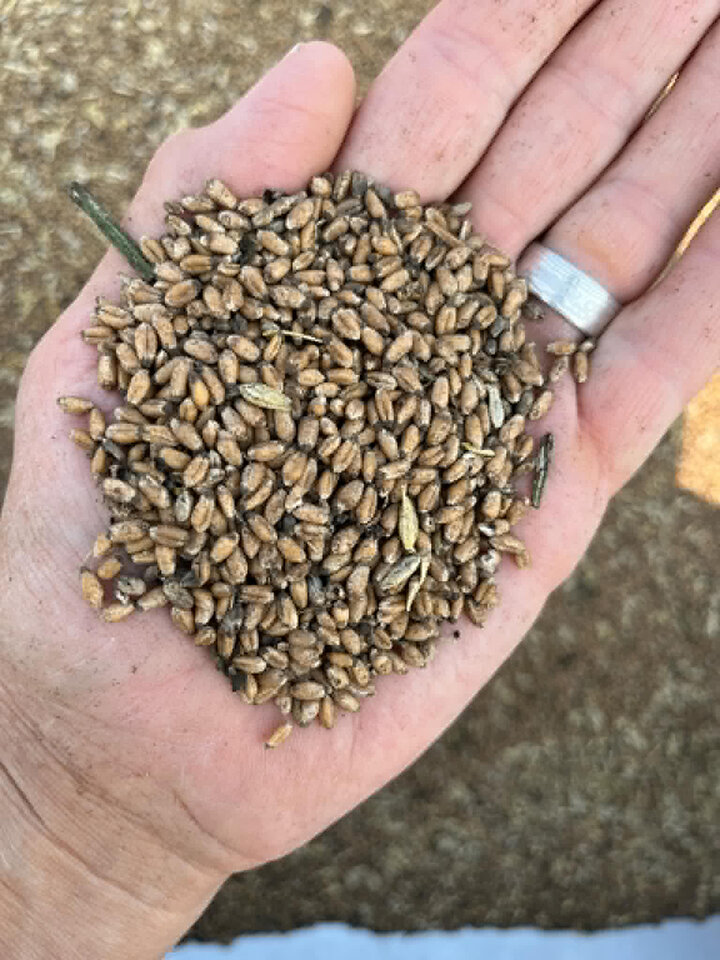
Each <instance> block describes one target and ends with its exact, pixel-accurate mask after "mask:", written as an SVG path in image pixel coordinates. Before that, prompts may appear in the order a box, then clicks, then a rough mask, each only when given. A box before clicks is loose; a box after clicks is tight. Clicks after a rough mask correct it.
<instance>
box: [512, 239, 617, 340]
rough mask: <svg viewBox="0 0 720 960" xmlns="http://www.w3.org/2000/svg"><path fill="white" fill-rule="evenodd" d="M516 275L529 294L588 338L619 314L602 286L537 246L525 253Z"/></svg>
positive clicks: (610, 296) (568, 263) (547, 250)
mask: <svg viewBox="0 0 720 960" xmlns="http://www.w3.org/2000/svg"><path fill="white" fill-rule="evenodd" d="M518 273H519V274H520V275H522V276H524V277H525V279H526V280H527V283H528V288H529V290H530V292H531V293H533V294H534V295H535V296H536V297H538V299H540V300H542V301H543V303H546V304H547V305H548V306H549V307H552V309H553V310H556V311H557V312H558V313H559V314H561V315H562V316H563V317H565V319H566V320H568V321H569V322H570V323H571V324H572V325H573V326H574V327H577V328H578V330H581V331H582V332H583V333H584V334H586V335H587V336H588V337H597V336H598V335H599V334H601V333H602V331H603V330H604V329H605V327H606V326H607V325H608V324H609V323H610V321H611V320H612V319H613V317H615V316H616V315H617V314H618V313H619V312H620V308H621V304H620V303H619V302H618V301H617V300H616V299H615V297H613V295H612V294H611V293H609V292H608V291H607V290H606V289H605V287H603V286H602V284H600V283H598V282H597V280H593V278H592V277H590V276H588V274H587V273H583V271H582V270H580V269H579V267H576V266H575V264H574V263H570V261H569V260H566V259H565V257H561V256H560V254H559V253H555V252H554V250H549V249H548V248H547V247H544V246H543V245H542V244H541V243H537V242H535V243H531V244H530V246H529V247H528V248H527V249H526V250H525V252H524V253H523V255H522V256H521V258H520V261H519V263H518Z"/></svg>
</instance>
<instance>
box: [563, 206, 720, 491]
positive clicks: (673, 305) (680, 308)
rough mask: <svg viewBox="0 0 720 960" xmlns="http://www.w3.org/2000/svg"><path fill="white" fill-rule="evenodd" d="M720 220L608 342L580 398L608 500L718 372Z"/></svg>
mask: <svg viewBox="0 0 720 960" xmlns="http://www.w3.org/2000/svg"><path fill="white" fill-rule="evenodd" d="M718 264H720V214H719V213H717V212H716V213H715V214H714V215H713V216H711V218H710V220H709V221H708V222H707V223H706V224H705V226H704V227H703V228H702V229H701V230H700V232H699V233H698V235H697V236H696V237H695V239H694V240H693V242H692V243H691V244H690V247H689V249H688V251H687V252H686V253H685V255H684V257H683V258H682V259H681V260H680V261H679V262H678V263H677V264H676V265H675V267H674V268H673V270H672V271H671V272H670V273H669V274H668V275H667V276H666V277H665V278H664V279H663V280H662V281H661V282H660V283H659V284H658V285H657V286H655V287H654V288H653V289H652V290H651V291H650V292H649V293H646V294H645V296H644V297H641V298H640V299H639V300H638V301H636V302H635V303H633V304H631V305H630V306H628V307H626V309H625V310H624V311H623V312H622V314H620V316H619V317H617V318H616V320H615V321H614V322H613V323H612V324H611V326H610V327H609V328H608V330H607V331H606V332H605V334H604V335H603V336H602V338H601V340H600V343H599V346H598V349H597V350H596V351H595V353H594V354H593V372H592V376H591V378H590V380H589V381H588V382H587V383H586V384H585V385H584V387H583V390H582V392H581V394H580V402H581V410H580V414H581V418H583V419H584V420H585V422H586V423H588V422H589V423H590V431H589V432H590V433H591V435H592V437H593V440H594V442H595V444H596V446H597V447H598V449H599V451H600V457H599V459H600V461H601V462H603V463H604V464H605V471H606V475H607V483H608V488H609V491H608V492H609V493H613V492H614V491H615V490H616V489H617V488H618V487H620V486H621V485H622V484H623V483H625V481H626V480H627V479H628V478H629V476H630V475H631V474H632V472H633V471H634V470H636V469H637V468H638V467H639V466H640V464H641V463H642V462H643V460H644V459H645V458H646V457H647V456H648V455H649V454H650V452H651V451H652V449H653V447H654V446H655V445H656V444H657V443H658V442H659V440H660V438H661V437H662V435H663V433H664V432H665V431H666V430H667V428H668V427H669V426H670V424H671V423H672V422H673V420H674V419H675V418H676V417H677V416H678V415H679V414H680V411H681V410H682V408H683V407H684V405H685V404H686V403H687V401H688V400H689V399H690V398H691V397H692V396H693V395H694V394H695V393H696V392H697V391H698V390H699V389H700V388H701V387H702V385H703V384H704V383H705V381H706V380H707V379H708V378H709V377H710V376H711V375H712V373H713V372H714V371H715V370H716V369H718V367H720V273H719V272H718Z"/></svg>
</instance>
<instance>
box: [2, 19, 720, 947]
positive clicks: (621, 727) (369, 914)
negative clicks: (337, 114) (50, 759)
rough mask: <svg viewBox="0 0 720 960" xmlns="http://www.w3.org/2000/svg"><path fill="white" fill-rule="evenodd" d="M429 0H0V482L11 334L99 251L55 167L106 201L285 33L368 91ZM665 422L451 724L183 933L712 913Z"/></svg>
mask: <svg viewBox="0 0 720 960" xmlns="http://www.w3.org/2000/svg"><path fill="white" fill-rule="evenodd" d="M429 6H430V3H429V2H428V0H404V2H400V0H372V2H364V3H359V2H346V3H342V4H338V3H334V2H328V3H326V4H319V3H308V2H307V0H301V2H300V3H293V4H289V3H286V2H285V0H261V2H253V0H239V2H231V0H204V2H203V3H202V4H197V3H194V2H192V3H191V2H188V0H176V2H166V3H161V2H152V0H150V2H142V3H141V2H140V0H130V2H127V3H102V4H100V3H98V4H89V3H85V2H72V0H59V2H58V0H2V3H0V57H1V59H2V62H3V67H4V70H3V72H2V74H1V75H0V296H1V299H0V302H1V303H2V310H1V311H0V469H1V470H2V476H1V477H0V480H1V482H2V483H3V484H4V479H5V476H6V474H7V468H8V464H9V458H10V450H11V428H12V418H13V402H12V401H13V396H14V392H15V389H16V387H17V382H18V379H19V375H20V372H21V370H22V367H23V364H24V361H25V358H26V356H27V353H28V351H29V350H30V348H31V347H32V345H33V343H34V342H35V341H36V340H37V339H38V337H39V336H40V335H41V334H42V332H43V331H44V330H45V329H46V328H47V326H48V325H49V324H50V323H51V322H52V320H53V318H54V317H55V316H56V315H57V314H58V313H59V312H60V310H61V309H62V308H63V307H64V306H65V305H66V304H67V303H69V302H70V300H71V299H72V298H73V297H74V296H75V294H76V293H77V291H78V289H79V288H80V286H81V285H82V283H83V281H84V280H85V278H86V277H87V276H88V274H89V272H90V270H91V268H92V266H93V264H94V263H95V262H96V260H97V259H98V257H99V255H100V252H101V250H102V244H101V241H100V240H99V239H98V237H97V236H96V234H95V232H94V230H93V228H92V227H91V226H87V225H86V224H85V223H83V222H82V221H81V220H80V218H79V217H78V216H76V214H75V212H74V210H73V209H71V207H70V204H69V202H68V201H67V200H66V199H65V196H64V192H63V185H64V184H65V183H66V182H67V181H68V180H70V179H73V178H76V179H81V180H87V181H90V182H91V183H92V184H93V186H94V187H95V189H96V190H97V191H98V192H99V193H100V194H101V196H103V198H104V199H105V200H106V201H107V202H108V203H109V204H110V205H111V206H113V207H114V209H117V210H121V209H122V208H123V206H124V204H125V203H126V202H127V200H128V199H129V197H130V196H131V194H132V192H133V191H134V189H135V188H136V186H137V184H138V182H139V178H140V175H141V171H142V169H143V167H144V165H145V163H146V161H147V159H148V157H149V156H150V154H151V153H152V151H153V149H154V148H155V146H156V145H157V144H158V143H159V142H160V141H161V140H162V139H163V138H164V137H165V136H167V135H168V134H169V133H171V132H173V131H175V130H177V129H179V128H180V127H182V126H185V125H187V124H197V123H202V122H206V121H208V120H210V119H212V118H214V117H215V116H217V115H218V114H219V113H220V112H221V111H222V110H224V109H225V108H226V107H228V106H229V105H230V104H231V103H232V102H233V101H234V100H235V98H236V97H238V96H239V95H241V94H242V92H243V91H244V90H245V89H246V88H247V86H248V85H249V84H250V83H251V82H252V81H253V79H254V78H255V77H257V76H258V75H260V74H261V73H262V72H263V71H264V70H265V69H266V68H267V67H268V66H270V64H272V63H273V62H274V61H275V60H276V59H278V58H279V57H280V56H281V55H282V53H283V52H284V51H285V50H286V49H287V48H288V47H289V46H291V45H292V44H293V43H295V42H296V41H298V40H301V39H307V38H310V37H328V38H330V39H332V40H334V41H336V42H338V43H339V44H340V45H341V46H343V47H344V49H345V50H346V51H347V52H348V54H349V55H350V57H351V59H352V60H353V62H354V64H355V67H356V70H357V71H358V74H359V76H360V79H361V85H362V86H363V87H364V86H366V84H367V82H368V81H369V79H370V77H371V76H372V75H373V74H374V73H376V72H377V70H378V69H379V68H380V67H381V65H382V63H383V62H384V61H385V60H386V59H387V57H388V56H390V54H391V53H392V51H393V50H394V49H395V47H396V46H397V44H398V43H400V42H401V41H402V39H403V38H404V36H405V35H406V33H407V31H408V30H409V29H411V28H412V26H413V25H414V24H415V23H416V22H417V21H418V20H419V19H420V17H421V16H422V14H423V13H424V11H425V10H426V9H427V8H428V7H429ZM190 68H191V69H190ZM677 440H678V437H677V434H676V433H675V434H673V435H671V436H670V437H668V438H667V439H666V441H665V442H664V443H663V445H662V446H661V448H660V449H659V450H658V451H657V453H656V454H655V456H654V457H653V458H652V460H651V461H650V462H649V463H648V464H647V465H646V467H645V468H644V469H643V471H642V472H641V473H640V475H639V476H638V477H636V479H635V480H634V481H633V482H632V484H631V485H630V486H629V487H628V488H627V489H626V490H625V491H624V492H623V494H622V495H621V496H620V497H618V499H617V500H616V501H615V503H614V504H613V505H612V507H611V509H610V511H609V514H608V516H607V518H606V520H605V523H604V525H603V527H602V529H601V531H600V533H599V534H598V536H597V538H596V540H595V543H594V544H593V547H592V549H591V550H590V552H589V554H588V556H587V557H586V559H585V560H584V561H583V563H582V565H581V566H580V568H579V569H578V571H577V572H576V574H575V575H574V577H573V578H572V579H571V580H570V581H569V582H568V583H567V584H566V585H565V587H564V588H563V589H562V590H561V591H559V592H558V594H557V595H556V596H554V597H553V598H552V599H551V601H550V603H549V604H548V607H547V609H546V611H545V613H544V615H543V617H542V618H541V620H540V622H539V623H538V624H537V626H536V627H535V629H534V630H533V631H532V633H531V635H530V636H529V637H528V639H527V640H526V642H525V644H524V645H523V647H522V648H521V649H520V650H519V651H518V653H517V654H516V655H515V656H514V657H513V658H512V660H511V661H510V662H509V663H508V664H506V666H505V668H504V669H503V670H502V671H501V673H500V674H499V676H498V677H497V678H496V679H495V680H494V681H493V683H491V684H490V686H489V687H488V688H487V689H486V690H484V691H483V692H482V693H481V694H480V695H479V696H478V698H477V700H476V702H475V704H474V705H473V706H472V707H471V708H470V709H469V710H468V711H467V713H466V714H465V716H464V717H463V718H462V719H461V720H460V721H459V722H458V723H457V724H456V725H455V727H454V728H453V729H452V730H451V731H450V732H449V733H448V734H447V735H446V736H445V737H444V738H443V739H442V740H441V741H440V742H439V743H438V744H436V745H435V746H434V747H433V748H432V750H431V751H430V752H429V753H428V754H427V755H426V756H425V757H424V758H423V759H422V760H421V761H420V762H419V763H418V764H416V765H415V766H414V767H413V768H412V769H411V770H410V771H408V772H407V773H406V774H405V775H404V776H403V777H401V778H400V779H399V780H398V781H397V782H396V783H394V784H392V785H391V786H390V787H388V788H387V789H386V790H384V791H383V792H382V793H381V794H380V795H378V796H377V797H375V798H374V799H372V800H371V801H369V802H368V803H367V804H365V805H364V806H363V807H362V808H361V809H360V810H358V811H356V812H355V813H353V814H352V815H350V816H349V817H347V818H346V819H345V820H344V821H343V822H342V823H340V824H338V825H337V826H335V827H334V828H333V829H332V830H330V831H328V833H327V834H325V835H324V836H323V837H321V838H319V839H318V840H316V841H315V842H314V843H312V844H310V845H309V846H308V847H307V848H305V849H304V850H301V851H299V852H298V853H296V854H294V855H293V856H292V857H290V858H288V859H286V860H284V861H283V862H281V863H277V864H274V865H271V866H269V867H266V868H264V869H263V870H260V871H258V872H256V873H254V874H252V875H249V876H241V877H237V878H236V879H234V880H232V881H231V882H230V883H228V884H227V885H226V887H225V888H224V889H223V891H222V892H221V893H220V894H219V896H218V897H217V898H216V900H215V902H214V903H213V904H212V905H211V907H210V908H209V909H208V911H207V913H206V914H205V916H204V917H203V918H202V919H201V920H200V921H199V922H198V924H197V926H196V927H195V929H194V933H195V934H196V935H197V936H198V937H200V938H203V939H230V938H232V936H233V935H235V934H237V933H239V932H241V931H248V930H277V929H288V928H292V927H295V926H297V925H299V924H306V923H312V922H314V921H319V920H342V921H347V922H349V923H353V924H362V925H366V926H369V927H373V928H376V929H379V930H392V929H426V928H433V927H450V928H452V927H456V926H460V925H464V924H473V925H484V924H497V925H520V924H539V925H541V926H548V927H599V926H606V925H617V924H626V923H631V922H639V921H645V920H655V919H659V918H662V917H667V916H672V915H693V916H698V917H701V916H705V915H707V914H709V913H713V912H716V911H718V910H719V909H720V836H719V835H718V832H717V824H718V822H720V723H719V722H718V721H720V706H719V704H720V696H719V694H720V679H719V677H720V670H719V667H720V646H719V644H718V640H719V638H720V588H719V587H718V582H717V571H718V569H720V513H718V512H717V510H714V509H713V508H712V507H710V506H708V505H705V504H702V503H700V502H699V501H697V500H695V499H694V498H693V496H692V495H690V494H687V493H680V492H678V491H677V490H675V488H674V464H675V457H676V447H677Z"/></svg>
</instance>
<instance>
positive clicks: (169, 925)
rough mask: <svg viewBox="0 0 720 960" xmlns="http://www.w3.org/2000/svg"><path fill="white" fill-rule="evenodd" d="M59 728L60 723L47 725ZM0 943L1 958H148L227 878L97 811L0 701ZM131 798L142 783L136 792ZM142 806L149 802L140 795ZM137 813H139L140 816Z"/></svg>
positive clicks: (112, 809)
mask: <svg viewBox="0 0 720 960" xmlns="http://www.w3.org/2000/svg"><path fill="white" fill-rule="evenodd" d="M58 721H59V722H60V723H61V722H62V721H61V719H60V718H58ZM0 724H1V725H2V729H3V731H4V734H5V736H4V747H3V754H2V757H0V823H1V824H2V827H1V828H0V829H1V836H2V840H1V842H0V848H1V853H2V858H1V860H0V880H1V881H2V882H1V883H0V942H2V943H3V944H5V945H6V947H5V950H6V952H5V953H4V956H6V957H7V958H8V960H40V958H43V960H46V958H48V957H52V958H53V960H76V958H77V960H80V958H82V960H85V958H87V957H98V958H102V960H115V958H118V960H120V958H123V960H125V958H127V957H128V956H132V957H133V958H134V960H145V958H148V960H156V958H158V957H160V956H162V955H163V953H164V952H165V951H166V950H168V949H170V947H171V946H172V945H173V944H174V943H176V942H177V940H178V939H179V938H180V937H181V936H182V934H183V933H184V932H185V930H186V929H187V928H188V927H189V926H190V925H191V924H192V922H193V921H194V920H195V919H196V917H197V916H198V915H199V914H200V913H201V912H202V910H203V909H204V907H205V905H206V904H207V902H208V901H209V900H210V898H211V897H212V896H213V894H214V893H215V892H216V890H217V889H218V887H219V886H220V884H221V883H222V882H223V880H224V879H225V877H226V876H227V872H224V871H223V870H221V869H219V868H216V867H215V866H208V865H207V864H205V863H196V862H193V861H192V859H188V857H187V855H186V853H185V851H183V853H182V854H181V853H178V852H176V851H175V850H173V849H172V848H171V847H170V845H168V844H167V842H163V841H160V840H159V839H158V837H157V836H156V834H155V832H154V831H153V829H152V825H151V821H150V818H145V817H143V816H142V815H141V814H139V813H138V812H137V811H132V810H131V809H124V808H120V807H118V806H117V805H116V804H108V802H107V798H105V797H102V796H99V795H98V790H97V787H96V785H95V784H94V783H93V782H92V780H91V779H90V778H89V777H88V776H86V775H85V773H84V772H82V773H81V772H78V770H77V769H73V768H72V767H70V766H68V765H67V764H66V763H64V762H62V761H61V760H60V759H59V758H58V756H57V753H56V750H55V749H54V747H55V745H54V744H52V745H51V744H50V743H49V742H48V741H47V740H46V739H45V738H43V737H38V735H37V733H38V728H37V727H35V724H34V722H32V721H30V720H28V718H27V715H24V716H23V715H21V714H20V713H19V712H18V711H17V708H16V704H15V705H11V702H10V701H9V700H8V698H7V697H6V696H5V695H4V693H3V694H0ZM137 786H138V791H139V792H142V791H143V788H144V785H137ZM148 799H149V800H150V801H151V799H152V798H151V797H149V798H148ZM139 809H142V807H140V808H139Z"/></svg>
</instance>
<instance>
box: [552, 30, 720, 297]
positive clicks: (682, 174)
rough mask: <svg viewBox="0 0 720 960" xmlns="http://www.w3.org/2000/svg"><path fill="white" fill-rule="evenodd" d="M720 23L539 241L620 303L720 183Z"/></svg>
mask: <svg viewBox="0 0 720 960" xmlns="http://www.w3.org/2000/svg"><path fill="white" fill-rule="evenodd" d="M719 85H720V21H718V22H717V23H716V24H715V26H714V27H713V28H712V29H711V30H710V32H709V33H708V35H707V37H706V38H705V40H704V41H703V42H702V44H701V45H700V46H699V48H698V49H697V51H696V53H695V54H694V55H693V57H692V59H691V60H690V62H689V63H688V65H687V66H686V68H685V69H684V70H683V72H682V74H681V76H680V78H679V80H678V82H677V84H676V85H675V87H674V88H673V90H672V92H671V93H670V94H669V95H668V97H667V99H666V100H665V101H664V102H663V103H662V104H661V106H660V107H659V109H658V110H657V111H656V113H655V114H654V115H653V116H652V117H651V118H650V120H649V121H648V122H647V123H646V124H644V125H643V126H642V127H641V128H640V130H639V131H638V132H637V134H636V135H635V137H634V138H633V139H632V141H631V142H630V143H629V145H628V147H627V148H626V149H625V150H624V151H623V153H622V154H621V155H620V157H619V158H618V159H617V161H616V162H615V163H614V164H613V165H612V166H611V167H609V168H608V170H607V171H606V172H605V173H604V174H603V175H602V177H601V178H600V179H599V180H598V181H597V183H596V184H595V185H594V186H593V187H592V188H591V189H590V190H589V191H588V192H587V193H586V194H585V196H584V197H583V198H582V199H581V200H580V201H578V202H577V203H576V204H575V205H574V206H573V207H571V208H570V210H568V212H567V213H566V214H564V215H563V216H562V217H561V218H560V220H559V221H558V222H557V223H556V224H555V225H554V226H553V227H552V228H551V230H550V231H549V232H548V234H547V235H546V236H545V238H544V240H543V242H544V243H546V244H547V246H549V247H550V248H551V249H553V250H555V251H557V252H558V253H560V254H562V255H563V256H565V257H567V258H568V259H570V260H572V261H573V263H576V264H577V265H578V266H579V267H580V268H581V269H583V270H586V271H587V272H588V273H590V274H591V275H592V276H593V277H595V279H597V280H598V281H599V282H600V283H602V284H603V285H604V286H606V287H607V288H608V290H610V292H611V293H612V294H613V295H614V296H615V297H616V298H617V299H618V300H620V301H621V302H625V303H627V302H628V301H630V300H632V299H633V298H635V297H637V296H638V295H639V294H641V293H642V292H643V291H644V290H645V289H646V288H647V287H648V285H649V284H650V283H652V281H653V280H654V279H655V278H656V277H657V275H658V274H659V273H660V271H661V270H662V267H663V265H664V264H665V263H666V262H667V260H668V259H669V258H670V255H671V254H672V251H673V250H674V248H675V246H676V245H677V243H678V242H679V240H680V238H681V237H682V234H683V233H684V231H685V230H686V229H687V227H688V225H689V223H690V221H691V220H692V219H693V217H694V216H695V214H696V213H697V211H698V210H699V209H700V208H701V207H702V205H703V204H704V203H705V202H706V201H707V200H708V198H709V196H710V195H711V194H712V192H713V190H714V189H715V188H716V187H717V186H718V184H719V183H720V122H719V121H720V101H719V100H718V96H717V91H718V86H719Z"/></svg>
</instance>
